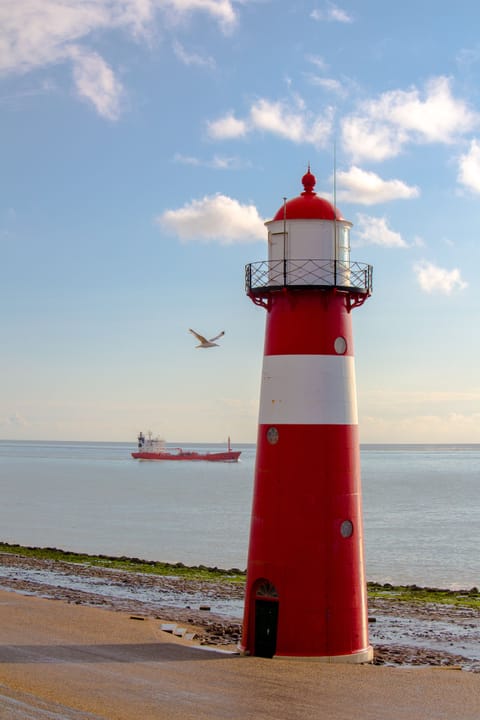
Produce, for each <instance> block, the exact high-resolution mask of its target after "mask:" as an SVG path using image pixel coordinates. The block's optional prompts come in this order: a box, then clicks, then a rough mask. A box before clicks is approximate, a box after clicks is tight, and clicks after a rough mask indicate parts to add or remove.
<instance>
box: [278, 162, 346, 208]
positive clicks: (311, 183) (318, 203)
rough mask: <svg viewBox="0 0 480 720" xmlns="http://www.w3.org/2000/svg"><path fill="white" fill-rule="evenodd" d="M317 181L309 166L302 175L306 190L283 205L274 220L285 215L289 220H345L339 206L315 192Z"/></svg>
mask: <svg viewBox="0 0 480 720" xmlns="http://www.w3.org/2000/svg"><path fill="white" fill-rule="evenodd" d="M316 182H317V180H316V177H315V175H313V173H311V172H310V166H308V170H307V172H306V173H305V175H304V176H303V177H302V185H303V187H304V191H303V192H302V193H301V194H300V195H299V196H298V197H295V198H292V199H291V200H288V201H287V202H286V203H285V205H282V207H281V208H280V209H279V210H278V211H277V214H276V215H275V217H274V218H273V220H274V221H275V220H283V219H284V217H285V218H286V219H288V220H343V217H342V214H341V213H340V211H339V210H338V208H335V207H334V206H333V205H332V204H331V203H329V202H328V200H325V198H322V197H319V196H318V195H317V193H316V192H314V190H313V188H314V187H315V184H316Z"/></svg>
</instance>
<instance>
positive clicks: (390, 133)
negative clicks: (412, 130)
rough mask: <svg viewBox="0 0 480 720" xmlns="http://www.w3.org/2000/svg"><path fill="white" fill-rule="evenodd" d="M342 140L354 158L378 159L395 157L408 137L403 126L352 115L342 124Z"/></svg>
mask: <svg viewBox="0 0 480 720" xmlns="http://www.w3.org/2000/svg"><path fill="white" fill-rule="evenodd" d="M341 133H342V142H343V146H344V148H345V150H346V152H347V153H349V154H350V155H351V156H352V158H353V159H354V160H357V161H358V160H363V159H368V160H376V161H381V160H385V159H386V158H390V157H395V156H396V155H399V154H400V152H401V151H402V147H403V145H404V144H405V142H406V141H407V139H408V135H407V133H406V132H405V131H404V130H402V129H401V128H397V127H392V126H389V125H387V124H386V123H379V122H377V121H376V120H374V119H373V118H371V117H368V116H359V115H352V116H350V117H346V118H345V119H344V120H343V121H342V124H341Z"/></svg>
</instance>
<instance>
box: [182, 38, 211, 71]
mask: <svg viewBox="0 0 480 720" xmlns="http://www.w3.org/2000/svg"><path fill="white" fill-rule="evenodd" d="M173 51H174V53H175V55H176V56H177V57H178V59H179V60H180V61H181V62H182V63H183V64H184V65H187V66H190V65H196V66H197V67H204V68H210V69H214V68H215V60H214V59H213V58H212V57H210V56H207V57H205V56H204V55H199V54H198V53H192V52H188V51H187V50H185V48H184V46H183V45H182V44H181V43H180V42H178V40H177V41H176V42H174V43H173Z"/></svg>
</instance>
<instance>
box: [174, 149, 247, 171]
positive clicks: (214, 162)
mask: <svg viewBox="0 0 480 720" xmlns="http://www.w3.org/2000/svg"><path fill="white" fill-rule="evenodd" d="M174 161H175V162H177V163H180V164H182V165H191V166H194V167H208V168H213V169H214V170H239V169H240V168H245V167H250V163H248V162H246V161H244V160H242V159H241V158H238V157H226V156H223V155H214V156H213V157H212V158H211V159H209V160H202V159H200V158H197V157H192V156H190V155H182V154H181V153H176V154H175V156H174Z"/></svg>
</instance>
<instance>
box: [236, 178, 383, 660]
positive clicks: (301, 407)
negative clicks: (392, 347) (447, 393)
mask: <svg viewBox="0 0 480 720" xmlns="http://www.w3.org/2000/svg"><path fill="white" fill-rule="evenodd" d="M302 182H303V186H304V192H303V193H302V194H301V195H300V196H299V197H297V198H294V199H292V200H289V201H288V202H286V203H285V204H284V206H283V207H282V208H280V209H279V211H278V212H277V214H276V215H275V217H274V218H273V220H271V221H269V222H267V223H266V226H267V228H268V260H267V261H264V262H259V263H253V264H251V265H248V266H247V268H246V289H247V293H248V295H249V297H250V298H251V299H252V300H253V302H255V303H256V304H257V305H261V306H263V307H265V309H266V311H267V321H266V331H265V350H264V359H263V370H262V384H261V393H260V411H259V426H258V438H257V459H256V468H255V485H254V496H253V507H252V518H251V530H250V545H249V556H248V569H247V588H246V598H245V611H244V624H243V628H244V629H243V637H242V645H241V649H242V650H243V652H245V653H247V654H252V655H260V656H263V657H273V656H292V657H315V658H318V659H323V660H327V661H340V660H341V661H351V662H352V661H353V662H368V661H370V660H371V659H372V648H371V647H370V645H369V643H368V626H367V620H368V619H367V600H366V579H365V566H364V554H363V529H362V506H361V484H360V451H359V439H358V418H357V402H356V388H355V369H354V356H353V335H352V324H351V310H352V308H354V307H356V306H359V305H362V304H363V302H364V301H365V300H366V298H367V297H368V296H369V295H370V294H371V289H372V269H371V266H369V265H366V264H364V263H354V262H351V261H350V228H351V223H349V222H348V221H346V220H344V219H343V218H342V216H341V215H340V213H339V212H338V211H337V210H336V208H334V207H333V206H332V205H331V204H330V203H329V202H328V201H327V200H325V199H322V198H320V197H318V196H317V194H316V193H315V192H314V187H315V182H316V181H315V177H314V176H313V175H312V174H311V173H310V168H309V170H308V172H307V173H306V175H304V177H303V178H302Z"/></svg>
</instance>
